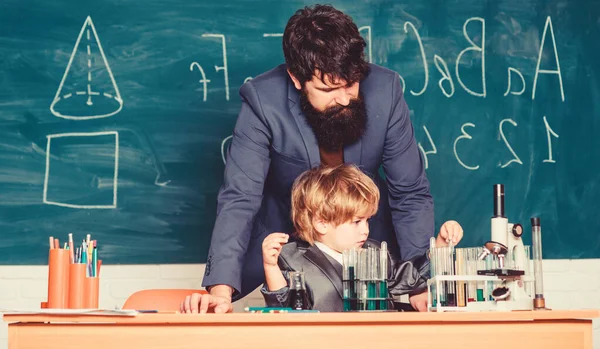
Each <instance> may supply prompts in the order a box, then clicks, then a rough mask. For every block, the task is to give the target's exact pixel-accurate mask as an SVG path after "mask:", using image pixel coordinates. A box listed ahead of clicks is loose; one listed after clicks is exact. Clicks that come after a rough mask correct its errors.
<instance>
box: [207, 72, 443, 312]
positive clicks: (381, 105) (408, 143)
mask: <svg viewBox="0 0 600 349" xmlns="http://www.w3.org/2000/svg"><path fill="white" fill-rule="evenodd" d="M360 93H361V94H362V97H363V99H364V102H365V106H366V110H367V127H366V131H365V133H364V134H363V136H362V137H361V139H360V140H359V141H357V142H355V143H353V144H351V145H348V146H346V147H344V162H345V163H353V164H356V165H358V166H359V167H360V168H361V169H362V170H363V171H364V172H365V173H366V174H368V175H370V176H371V178H373V179H374V180H375V182H376V183H377V185H378V187H379V189H380V191H381V201H380V205H379V210H378V212H377V214H376V215H375V216H374V217H373V218H372V219H371V221H370V230H371V232H370V235H369V237H370V238H373V239H375V240H378V241H387V242H388V244H389V245H390V248H391V249H392V250H393V251H394V250H395V251H394V252H396V253H397V255H399V256H400V257H401V258H402V259H409V258H411V257H414V256H416V255H418V254H422V253H424V252H425V250H426V249H427V248H428V245H429V238H430V237H432V236H433V234H434V216H433V199H432V197H431V194H430V190H429V181H428V180H427V177H426V174H425V167H424V164H423V161H422V158H421V155H420V153H419V149H418V146H417V143H416V141H415V138H414V131H413V126H412V123H411V120H410V117H409V109H408V106H407V105H406V102H405V100H404V97H403V93H402V87H401V85H400V79H399V76H398V74H397V73H395V72H393V71H391V70H388V69H386V68H383V67H380V66H377V65H373V64H371V65H370V71H369V73H368V75H367V76H366V77H365V78H364V79H363V80H362V81H361V82H360ZM240 96H241V97H242V107H241V110H240V113H239V116H238V119H237V122H236V125H235V128H234V131H233V138H232V141H231V145H230V147H229V150H228V153H227V158H226V165H225V172H224V180H223V185H222V187H221V188H220V190H219V194H218V198H217V199H218V204H217V217H216V221H215V226H214V229H213V234H212V240H211V245H210V250H209V254H208V260H207V264H206V271H205V275H204V279H203V281H202V285H203V286H204V287H208V286H211V285H216V284H226V285H229V286H232V287H233V288H234V290H235V291H234V300H236V299H239V298H240V297H243V296H245V295H246V294H248V293H250V292H252V291H253V290H254V289H256V287H258V286H259V285H260V284H261V283H262V282H263V281H264V272H263V267H262V246H261V245H262V242H263V240H264V238H265V237H266V236H267V235H268V234H270V233H273V232H285V233H292V232H293V225H292V222H291V212H290V209H291V187H292V184H293V182H294V180H295V179H296V177H298V175H300V174H301V173H302V172H304V171H306V170H309V169H310V168H313V167H317V166H319V165H320V155H319V146H318V144H317V140H316V138H315V135H314V133H313V131H312V129H311V127H310V126H309V124H308V123H307V121H306V119H305V116H304V113H303V112H302V110H301V108H300V93H299V91H298V90H297V89H296V88H295V87H294V84H293V83H292V80H291V78H290V77H289V75H288V73H287V71H286V66H285V65H280V66H278V67H276V68H274V69H272V70H270V71H268V72H266V73H264V74H261V75H259V76H257V77H255V78H254V79H252V80H250V81H248V82H246V83H245V84H244V85H242V87H241V88H240ZM398 248H399V250H398Z"/></svg>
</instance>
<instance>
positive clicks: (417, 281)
mask: <svg viewBox="0 0 600 349" xmlns="http://www.w3.org/2000/svg"><path fill="white" fill-rule="evenodd" d="M369 246H373V247H377V248H379V247H380V243H379V242H377V241H375V240H372V239H368V240H367V241H366V242H365V244H364V245H363V248H367V247H369ZM278 264H279V268H280V269H281V271H282V273H283V275H284V277H285V278H286V280H288V284H289V278H288V273H289V272H290V271H304V278H305V284H306V290H307V293H308V297H309V299H310V301H311V306H312V309H316V310H319V311H321V312H341V311H343V310H344V305H343V301H342V297H343V289H342V265H341V264H340V263H339V262H338V261H336V260H335V259H333V258H332V257H330V256H329V255H327V254H326V253H324V252H322V251H321V250H320V249H319V248H318V247H317V246H316V245H310V244H309V243H307V242H305V241H297V242H291V243H288V244H286V245H284V246H283V247H282V249H281V253H280V255H279V261H278ZM388 271H389V272H388V280H390V281H389V282H388V288H389V292H390V294H391V295H392V296H399V295H403V294H409V295H413V294H418V293H421V292H423V291H425V290H426V289H427V279H428V278H429V259H428V258H427V256H426V255H425V254H423V255H421V256H417V257H414V258H412V259H410V260H407V261H402V260H399V259H397V258H396V257H394V256H393V255H392V254H390V255H389V258H388ZM261 293H262V294H263V297H264V299H265V302H266V304H267V306H269V307H285V306H287V298H288V294H289V288H288V287H287V286H286V287H284V288H282V289H279V290H268V288H267V285H266V284H265V285H263V286H262V288H261Z"/></svg>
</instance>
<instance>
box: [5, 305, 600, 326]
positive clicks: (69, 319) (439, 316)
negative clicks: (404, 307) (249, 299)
mask: <svg viewBox="0 0 600 349" xmlns="http://www.w3.org/2000/svg"><path fill="white" fill-rule="evenodd" d="M599 317H600V310H595V309H589V310H544V311H513V312H446V313H433V312H432V313H416V312H415V313H412V312H411V313H317V314H315V313H306V314H298V313H289V314H249V313H232V314H176V313H157V314H138V315H136V316H89V315H88V316H86V315H81V316H73V315H47V314H39V315H30V314H27V315H19V314H12V315H3V321H5V322H7V323H9V324H10V323H57V324H58V323H96V324H97V323H107V324H111V323H112V324H115V323H116V324H159V323H162V324H165V323H170V324H197V325H211V324H236V323H246V324H247V323H253V324H260V323H277V324H285V323H315V324H316V323H339V322H344V323H372V324H376V323H410V322H412V323H415V322H486V321H494V322H510V321H535V320H583V321H584V320H588V321H590V322H591V320H592V319H594V318H599Z"/></svg>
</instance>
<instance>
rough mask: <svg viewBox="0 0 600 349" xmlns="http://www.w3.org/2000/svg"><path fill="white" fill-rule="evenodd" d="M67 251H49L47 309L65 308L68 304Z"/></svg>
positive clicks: (68, 259) (68, 262) (68, 261)
mask: <svg viewBox="0 0 600 349" xmlns="http://www.w3.org/2000/svg"><path fill="white" fill-rule="evenodd" d="M69 264H70V255H69V250H65V249H51V250H50V252H49V256H48V308H63V309H64V308H67V306H68V302H69Z"/></svg>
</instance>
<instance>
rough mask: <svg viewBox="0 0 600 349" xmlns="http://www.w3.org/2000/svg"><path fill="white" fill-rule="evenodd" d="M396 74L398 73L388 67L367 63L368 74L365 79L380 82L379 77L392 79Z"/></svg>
mask: <svg viewBox="0 0 600 349" xmlns="http://www.w3.org/2000/svg"><path fill="white" fill-rule="evenodd" d="M396 75H398V73H397V72H395V71H393V70H391V69H389V68H386V67H382V66H380V65H377V64H373V63H369V74H367V76H366V77H365V81H370V80H378V81H379V82H381V79H385V80H389V81H392V80H393V79H394V78H395V77H396Z"/></svg>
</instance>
